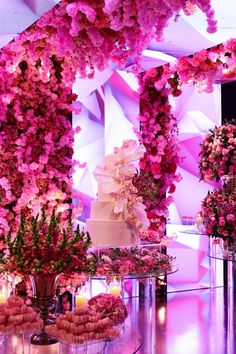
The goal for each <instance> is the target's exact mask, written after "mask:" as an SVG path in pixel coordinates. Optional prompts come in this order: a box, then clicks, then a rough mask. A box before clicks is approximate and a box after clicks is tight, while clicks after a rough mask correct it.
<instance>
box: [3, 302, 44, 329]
mask: <svg viewBox="0 0 236 354" xmlns="http://www.w3.org/2000/svg"><path fill="white" fill-rule="evenodd" d="M42 327H43V321H42V320H41V319H40V318H39V315H38V313H37V312H36V311H34V310H33V309H32V307H29V306H27V305H25V303H24V300H23V299H22V298H20V297H19V296H14V295H12V296H10V297H9V298H8V301H7V303H5V304H1V306H0V333H6V334H23V333H32V332H35V331H40V330H41V328H42Z"/></svg>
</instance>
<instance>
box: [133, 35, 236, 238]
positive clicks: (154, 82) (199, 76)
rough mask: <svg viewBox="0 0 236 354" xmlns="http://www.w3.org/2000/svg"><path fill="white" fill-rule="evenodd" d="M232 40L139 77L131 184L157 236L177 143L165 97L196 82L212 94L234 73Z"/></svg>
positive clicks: (171, 187) (162, 225)
mask: <svg viewBox="0 0 236 354" xmlns="http://www.w3.org/2000/svg"><path fill="white" fill-rule="evenodd" d="M235 63H236V39H231V40H229V41H228V42H226V43H225V44H220V45H217V46H215V47H212V48H210V49H207V50H205V49H204V50H201V51H200V52H198V53H196V54H194V55H191V56H189V57H182V58H180V59H179V60H177V61H176V63H175V65H173V66H170V65H169V64H166V65H164V66H163V67H161V68H157V69H150V70H148V71H147V72H146V73H144V74H142V75H141V76H140V87H141V88H140V103H141V106H140V115H139V120H140V129H141V131H140V132H138V135H139V139H140V141H141V142H142V143H143V144H144V146H145V147H146V150H147V153H146V154H145V155H144V158H143V159H141V162H140V169H141V170H140V177H139V178H137V179H136V181H135V186H136V187H137V188H138V190H139V193H140V194H141V195H142V196H143V199H144V201H145V205H146V208H147V213H148V217H149V219H150V221H151V228H152V229H153V230H157V231H158V232H159V233H160V236H162V235H163V234H164V231H165V217H166V216H168V205H169V204H170V203H171V201H172V198H171V197H170V196H169V194H170V193H173V192H174V190H175V182H177V181H178V180H179V179H180V176H179V175H176V167H177V163H178V161H179V160H180V158H179V156H178V151H179V146H178V142H177V127H176V120H175V118H174V117H173V115H172V114H171V106H170V103H169V96H170V95H172V96H179V95H181V85H183V84H187V85H195V86H196V88H197V89H198V90H199V91H204V92H212V90H213V84H214V82H215V81H216V80H227V79H232V78H235V77H236V64H235Z"/></svg>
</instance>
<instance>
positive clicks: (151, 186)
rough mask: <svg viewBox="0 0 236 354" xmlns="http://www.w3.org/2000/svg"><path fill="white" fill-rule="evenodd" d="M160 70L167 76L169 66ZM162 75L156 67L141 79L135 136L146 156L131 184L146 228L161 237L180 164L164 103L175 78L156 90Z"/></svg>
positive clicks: (174, 131)
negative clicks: (143, 210)
mask: <svg viewBox="0 0 236 354" xmlns="http://www.w3.org/2000/svg"><path fill="white" fill-rule="evenodd" d="M164 70H166V71H167V72H168V73H169V72H170V70H169V66H165V67H164ZM162 75H163V68H157V69H152V70H148V71H147V72H146V73H145V74H144V75H142V77H141V90H140V107H141V109H140V116H139V121H140V132H138V136H139V140H140V141H141V142H142V143H143V144H144V146H145V148H146V153H145V155H144V157H143V158H142V159H141V160H140V176H137V178H136V179H135V181H134V184H135V186H136V188H137V189H138V193H139V194H140V195H141V196H142V197H143V200H144V203H145V205H146V210H147V215H148V217H149V219H150V222H151V226H150V227H151V229H153V230H158V232H159V233H160V236H163V234H164V231H165V218H166V217H167V216H168V206H169V204H170V203H171V202H172V197H171V196H167V197H166V193H167V192H168V193H173V192H174V191H175V185H174V183H175V182H176V181H179V180H180V176H179V175H177V174H176V168H177V163H178V162H179V161H180V159H179V157H178V151H179V145H178V142H177V140H176V135H177V125H176V120H175V117H174V116H173V115H172V114H171V106H170V104H169V101H168V95H169V94H171V93H172V94H176V92H177V93H178V81H177V79H175V78H174V79H173V81H170V80H169V81H170V82H171V85H169V86H170V87H169V88H164V89H162V90H160V89H159V87H158V86H157V85H156V82H157V81H158V79H159V80H161V77H162ZM176 82H177V85H176Z"/></svg>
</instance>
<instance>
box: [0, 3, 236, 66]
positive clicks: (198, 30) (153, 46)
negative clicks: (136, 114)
mask: <svg viewBox="0 0 236 354" xmlns="http://www.w3.org/2000/svg"><path fill="white" fill-rule="evenodd" d="M59 2H60V0H0V47H3V46H4V45H5V44H7V43H8V42H9V41H10V40H11V39H12V38H13V37H15V36H16V35H17V34H18V33H21V32H22V31H23V30H24V29H26V28H27V27H28V26H30V25H31V24H32V23H33V22H35V21H36V20H37V19H38V18H39V17H40V16H42V14H43V13H44V12H45V11H47V10H49V9H50V8H51V7H53V6H54V5H55V4H57V3H59ZM212 6H213V8H214V9H215V12H216V19H217V21H218V31H217V33H215V34H209V33H207V32H206V27H207V24H206V19H205V15H204V14H203V13H201V11H200V10H198V11H197V12H196V13H195V14H194V15H193V16H185V15H184V14H181V17H179V19H178V21H177V22H174V21H173V20H172V21H171V22H170V24H169V26H168V27H167V28H166V30H165V32H164V35H165V38H164V40H163V41H162V42H156V41H155V40H153V41H152V42H151V43H150V44H149V46H148V48H147V50H146V51H145V52H144V54H143V58H142V62H143V68H144V69H147V68H149V67H153V66H158V65H163V64H164V63H166V62H168V61H172V60H174V59H175V58H178V57H180V56H183V55H188V54H191V53H194V52H197V51H199V50H200V49H202V48H208V47H211V46H213V45H214V44H217V43H221V42H224V41H225V40H227V39H229V38H231V37H236V21H235V13H236V1H235V0H224V1H219V0H212ZM129 64H131V65H132V63H129Z"/></svg>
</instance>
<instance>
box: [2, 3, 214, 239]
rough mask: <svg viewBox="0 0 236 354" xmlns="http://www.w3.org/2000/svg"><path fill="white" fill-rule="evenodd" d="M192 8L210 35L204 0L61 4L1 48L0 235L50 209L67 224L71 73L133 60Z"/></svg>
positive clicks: (89, 73)
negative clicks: (23, 216) (44, 207)
mask: <svg viewBox="0 0 236 354" xmlns="http://www.w3.org/2000/svg"><path fill="white" fill-rule="evenodd" d="M195 7H199V8H200V9H201V10H202V11H203V12H205V14H206V17H207V22H208V31H209V32H213V31H215V29H216V26H215V25H216V24H215V21H214V18H213V16H214V11H213V10H212V8H211V6H210V0H206V1H202V0H194V1H193V0H192V1H190V0H189V1H183V0H179V1H170V0H169V1H165V2H163V1H160V0H152V1H143V0H142V1H141V0H136V1H133V0H118V1H117V0H113V1H104V0H98V1H96V2H95V1H92V0H88V1H86V2H81V1H75V2H72V1H71V0H63V1H61V3H60V4H59V5H58V6H55V7H54V8H53V9H51V10H50V11H48V12H47V13H46V14H45V15H44V16H43V17H42V18H41V19H39V20H38V21H37V22H36V24H34V25H33V26H31V27H30V28H29V29H27V30H26V31H25V32H24V33H23V34H21V35H20V36H18V37H17V38H16V39H15V40H13V41H12V42H11V43H10V44H8V45H7V46H6V47H5V48H4V49H2V51H1V56H0V79H1V80H0V112H1V115H0V127H1V133H0V146H1V149H0V234H1V233H3V231H8V229H9V224H11V227H12V228H13V230H16V227H17V224H18V223H19V218H20V210H21V209H22V208H23V209H27V210H28V213H29V214H33V215H37V213H38V211H39V210H40V208H41V206H42V204H46V205H47V208H48V210H49V212H50V211H51V210H52V209H53V208H54V207H55V206H56V207H57V212H63V213H64V218H65V219H66V218H67V217H68V210H69V208H70V207H71V205H70V203H69V202H70V199H71V198H72V197H73V194H72V192H73V191H72V180H71V176H72V172H73V166H74V163H73V162H72V154H73V150H72V145H73V134H74V132H73V131H72V127H71V125H70V122H69V115H70V112H71V110H72V108H73V107H72V102H73V101H74V100H75V95H73V94H72V92H71V89H72V84H73V82H74V80H75V74H76V72H77V71H78V72H79V74H80V75H81V77H93V74H94V70H95V68H98V69H99V70H103V69H104V68H106V67H107V66H108V65H109V62H110V61H111V60H112V61H113V62H114V63H117V64H118V65H119V66H123V65H124V64H125V63H126V61H127V59H128V57H129V56H134V57H135V58H136V61H138V58H139V56H140V54H141V52H142V51H143V49H145V47H146V45H147V43H148V42H149V41H150V39H151V38H153V37H154V36H155V35H156V36H157V38H160V36H161V35H162V32H163V29H164V28H165V26H166V25H167V23H168V20H169V19H170V18H171V17H172V16H173V15H178V14H179V12H180V10H183V11H184V12H185V13H186V14H188V15H190V14H192V13H193V12H194V10H195ZM74 196H75V195H74ZM162 196H163V194H162ZM74 213H75V215H76V213H77V211H76V210H75V209H74ZM77 215H78V213H77Z"/></svg>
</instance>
